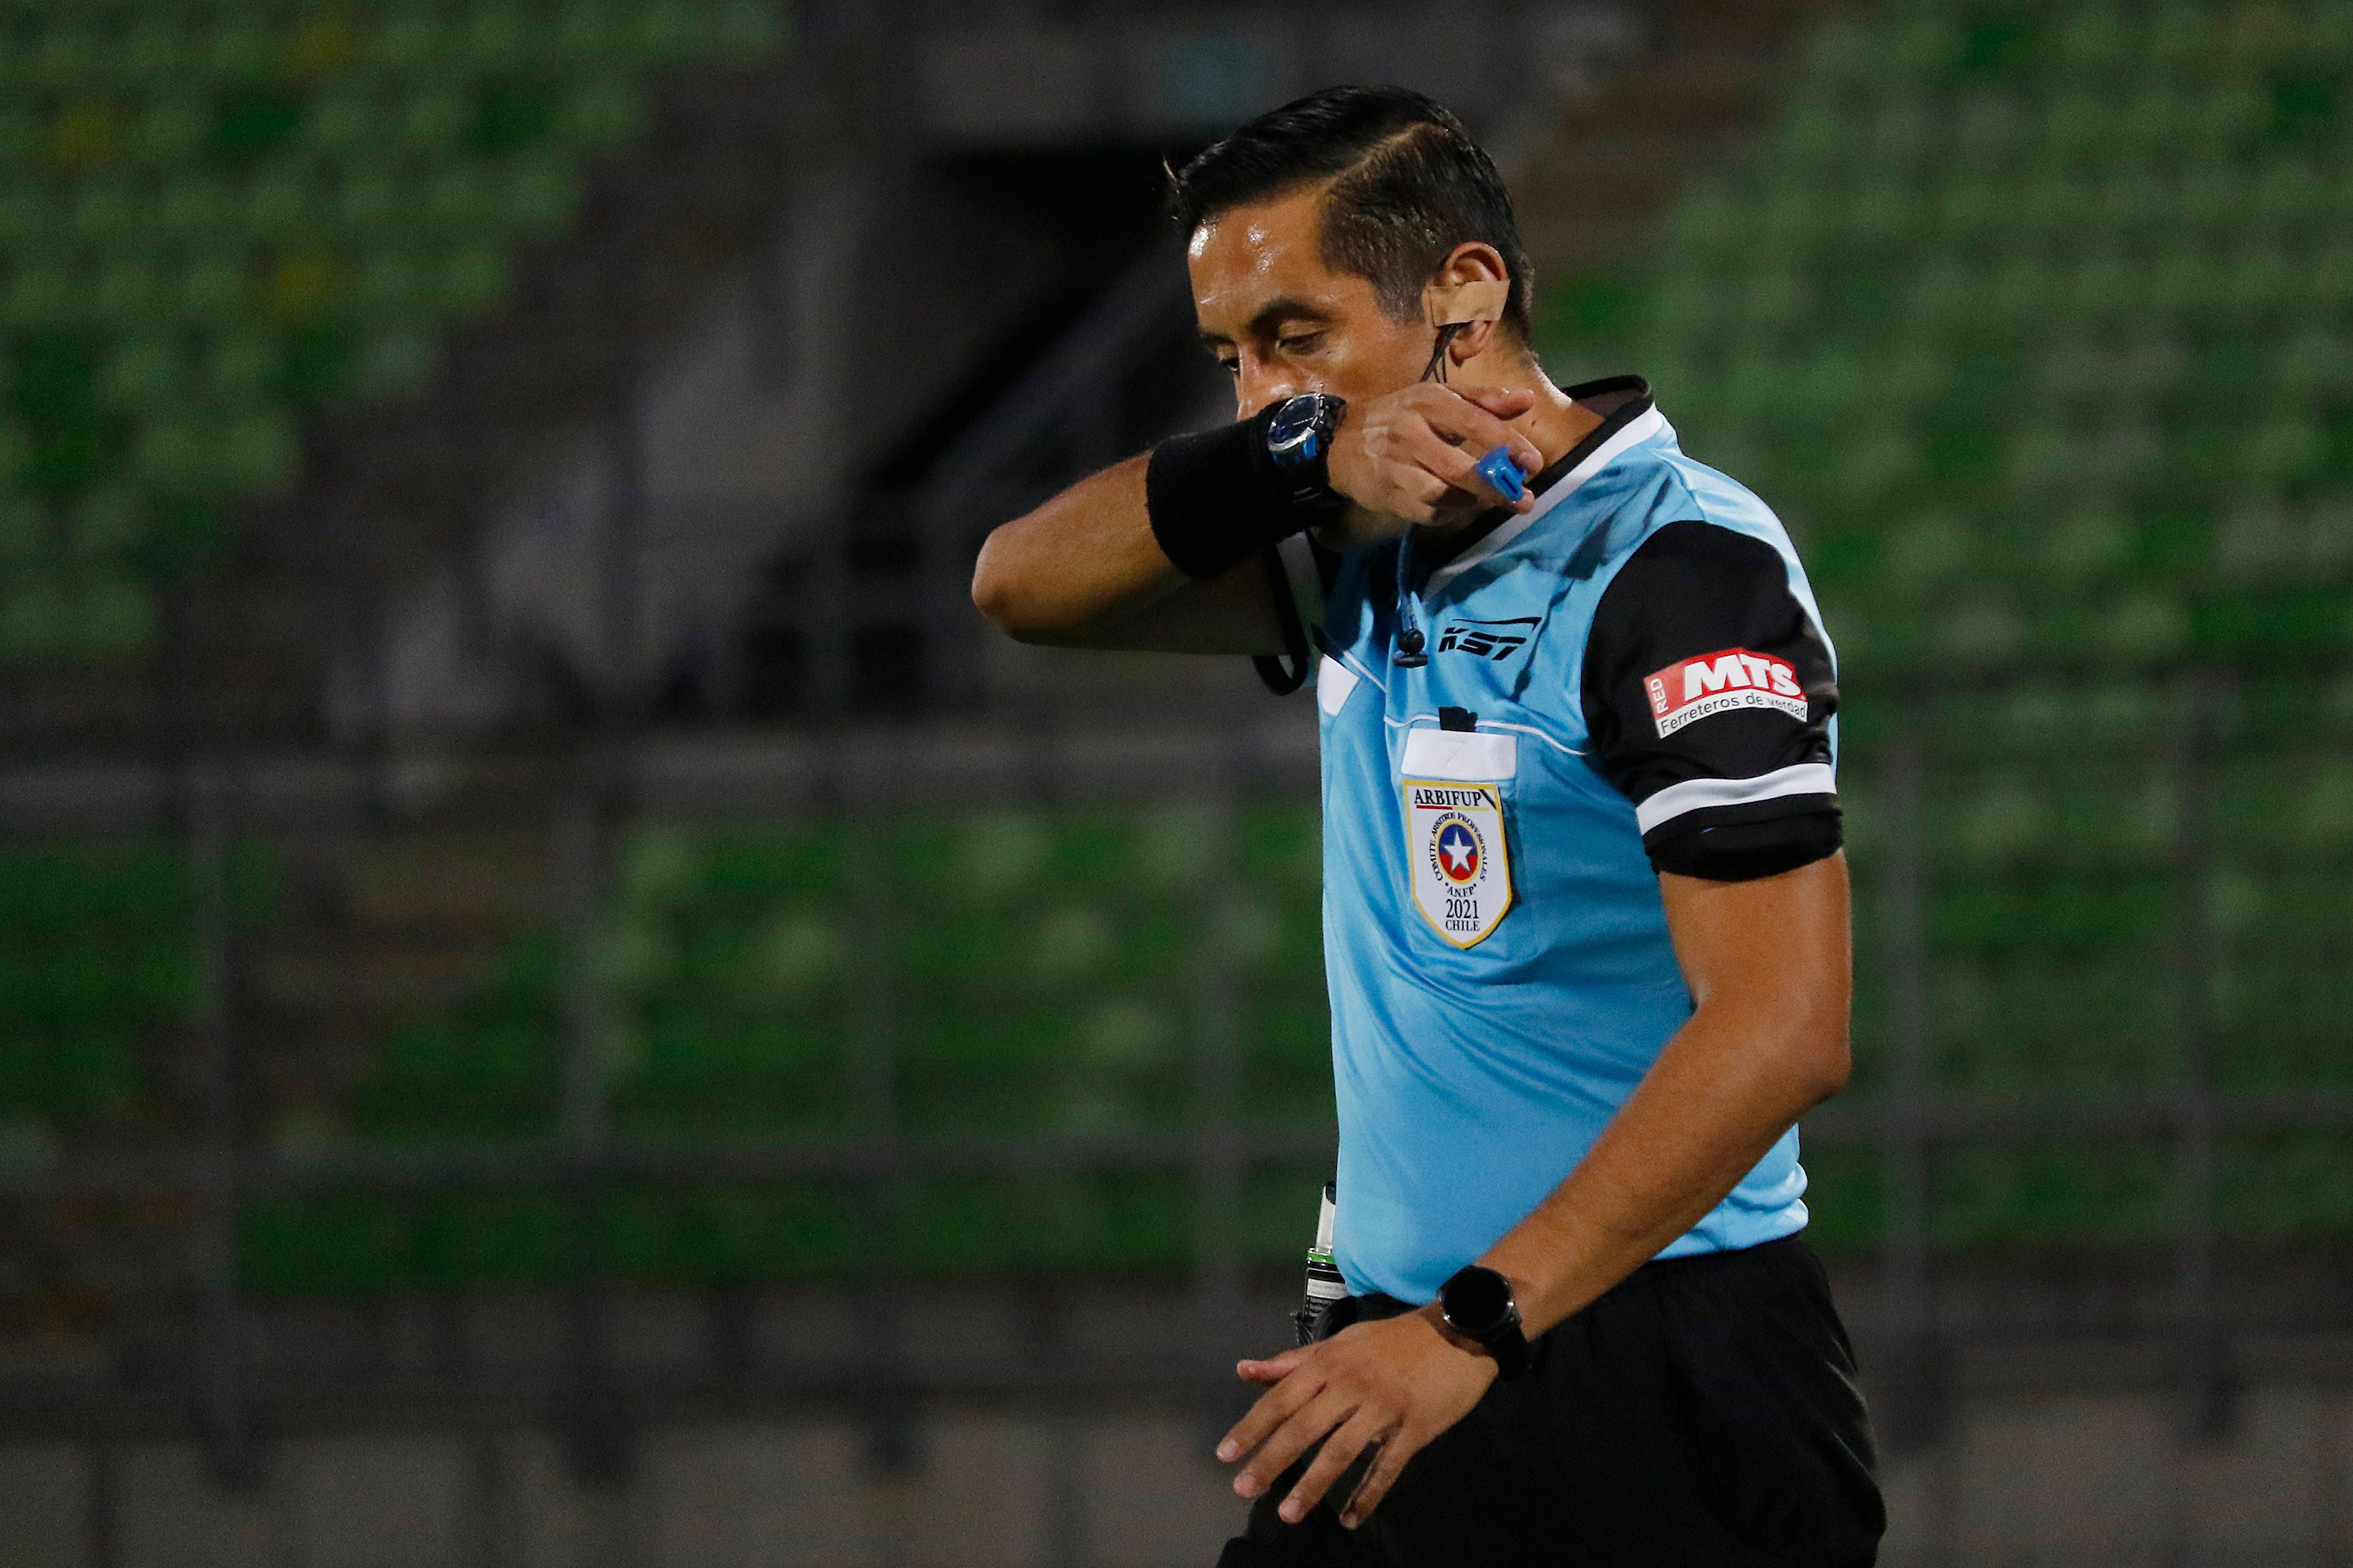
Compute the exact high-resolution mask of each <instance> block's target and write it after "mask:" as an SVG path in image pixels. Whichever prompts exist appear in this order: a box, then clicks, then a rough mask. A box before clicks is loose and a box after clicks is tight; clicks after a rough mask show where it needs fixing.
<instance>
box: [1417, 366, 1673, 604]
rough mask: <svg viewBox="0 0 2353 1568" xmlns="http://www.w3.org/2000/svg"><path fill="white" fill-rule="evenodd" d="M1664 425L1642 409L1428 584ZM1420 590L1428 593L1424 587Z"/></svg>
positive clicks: (1481, 553) (1452, 573)
mask: <svg viewBox="0 0 2353 1568" xmlns="http://www.w3.org/2000/svg"><path fill="white" fill-rule="evenodd" d="M1666 427H1667V417H1666V416H1665V415H1663V414H1662V413H1660V412H1659V411H1658V409H1657V408H1655V407H1652V408H1648V409H1645V410H1643V412H1642V414H1641V416H1640V417H1638V418H1637V419H1635V420H1634V422H1633V423H1632V424H1630V425H1629V426H1626V428H1624V429H1623V430H1620V431H1619V432H1618V434H1616V435H1615V436H1612V437H1609V439H1608V440H1607V441H1604V442H1602V443H1601V445H1599V447H1595V448H1594V449H1593V454H1592V456H1590V457H1588V458H1586V459H1585V461H1583V462H1581V463H1579V464H1577V467H1575V468H1571V469H1569V470H1568V472H1567V473H1565V474H1563V475H1561V477H1560V478H1559V479H1556V480H1555V481H1554V482H1553V487H1552V489H1548V490H1546V491H1545V493H1544V495H1543V496H1542V497H1541V498H1539V499H1538V500H1537V501H1536V505H1535V510H1534V511H1524V512H1521V513H1519V514H1518V515H1517V516H1515V517H1511V518H1507V519H1505V520H1504V521H1503V522H1501V523H1499V524H1497V525H1496V528H1495V531H1493V532H1492V533H1490V534H1488V535H1487V537H1486V538H1484V539H1482V540H1481V541H1479V542H1477V543H1476V544H1473V545H1472V546H1471V548H1470V549H1468V550H1466V551H1464V552H1462V553H1461V554H1460V555H1458V556H1456V557H1455V558H1454V559H1453V560H1451V561H1450V562H1448V563H1446V564H1445V565H1443V566H1440V568H1438V570H1436V571H1435V572H1432V573H1431V574H1430V584H1429V586H1430V588H1435V587H1438V586H1439V585H1440V584H1443V583H1448V582H1451V581H1452V580H1453V579H1454V578H1455V577H1456V576H1458V575H1459V574H1461V573H1464V572H1468V571H1469V570H1470V569H1471V568H1472V567H1473V566H1476V565H1478V564H1479V563H1481V562H1482V561H1484V560H1486V559H1487V558H1488V557H1489V556H1491V555H1493V554H1494V553H1495V552H1497V551H1499V550H1501V549H1503V548H1504V546H1505V545H1506V544H1509V543H1510V542H1512V541H1514V539H1517V538H1518V537H1519V536H1520V535H1521V534H1523V533H1525V532H1526V531H1528V529H1529V526H1530V525H1531V524H1533V523H1534V522H1535V521H1536V519H1538V518H1540V517H1542V516H1544V515H1545V513H1546V512H1548V511H1550V510H1552V509H1553V508H1555V507H1556V506H1558V505H1559V504H1560V503H1561V502H1563V501H1565V500H1567V499H1568V498H1569V497H1571V496H1573V495H1575V494H1576V493H1577V491H1578V490H1580V489H1584V488H1585V481H1586V480H1588V479H1591V478H1592V477H1593V476H1594V475H1596V474H1598V473H1599V472H1600V471H1601V470H1602V469H1604V468H1608V467H1609V465H1610V464H1612V463H1614V462H1616V461H1617V460H1618V459H1619V458H1621V457H1624V456H1625V455H1626V453H1627V451H1628V449H1630V448H1631V447H1639V446H1641V444H1642V443H1643V442H1645V441H1647V440H1649V439H1650V438H1651V437H1653V436H1656V435H1657V434H1658V433H1659V432H1660V431H1662V430H1663V429H1665V428H1666ZM1424 592H1428V589H1425V590H1424Z"/></svg>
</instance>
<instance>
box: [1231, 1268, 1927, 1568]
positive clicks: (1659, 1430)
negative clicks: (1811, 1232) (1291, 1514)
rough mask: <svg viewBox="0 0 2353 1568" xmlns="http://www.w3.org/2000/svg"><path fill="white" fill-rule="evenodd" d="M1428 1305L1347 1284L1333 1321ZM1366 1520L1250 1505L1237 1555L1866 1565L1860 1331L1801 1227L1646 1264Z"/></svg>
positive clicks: (1679, 1565)
mask: <svg viewBox="0 0 2353 1568" xmlns="http://www.w3.org/2000/svg"><path fill="white" fill-rule="evenodd" d="M1409 1310H1411V1309H1410V1308H1409V1307H1408V1306H1407V1305H1406V1304H1405V1303H1403V1302H1401V1301H1397V1300H1392V1299H1390V1298H1389V1297H1387V1296H1365V1297H1357V1298H1353V1299H1351V1300H1348V1301H1345V1302H1342V1303H1340V1305H1339V1307H1338V1309H1337V1310H1336V1311H1335V1317H1336V1318H1338V1319H1340V1321H1337V1322H1335V1323H1334V1324H1332V1325H1330V1326H1329V1327H1328V1328H1327V1332H1336V1331H1338V1330H1339V1329H1340V1328H1342V1327H1345V1324H1346V1322H1348V1321H1356V1320H1357V1319H1361V1318H1372V1317H1392V1316H1395V1315H1396V1314H1398V1313H1399V1312H1404V1311H1409ZM1532 1359H1533V1364H1532V1366H1531V1367H1530V1369H1529V1372H1528V1373H1527V1375H1526V1376H1525V1377H1524V1378H1520V1379H1514V1380H1510V1381H1504V1380H1500V1379H1499V1380H1498V1381H1497V1382H1496V1383H1495V1384H1493V1386H1491V1387H1490V1388H1489V1389H1488V1391H1487V1394H1486V1396H1485V1397H1484V1398H1482V1400H1480V1402H1479V1404H1478V1405H1477V1406H1476V1407H1475V1408H1474V1409H1472V1412H1471V1414H1470V1415H1466V1416H1464V1417H1463V1418H1462V1419H1461V1421H1459V1422H1457V1423H1456V1424H1455V1425H1454V1426H1452V1427H1451V1428H1450V1429H1448V1430H1447V1431H1446V1432H1445V1433H1443V1434H1441V1435H1440V1436H1439V1437H1438V1438H1437V1439H1436V1440H1435V1441H1433V1442H1432V1443H1430V1446H1429V1447H1426V1448H1424V1449H1422V1451H1421V1452H1420V1453H1419V1454H1417V1455H1415V1456H1414V1458H1413V1459H1412V1461H1411V1462H1410V1463H1409V1464H1408V1465H1407V1466H1406V1468H1405V1472H1404V1474H1402V1475H1401V1476H1399V1477H1398V1481H1397V1485H1396V1486H1394V1487H1393V1488H1391V1489H1390V1490H1389V1494H1388V1497H1387V1498H1386V1499H1384V1500H1383V1501H1382V1503H1381V1505H1380V1507H1379V1508H1378V1509H1377V1510H1375V1511H1374V1514H1373V1516H1372V1518H1370V1519H1368V1520H1366V1521H1365V1522H1364V1524H1363V1525H1361V1526H1359V1527H1358V1528H1357V1529H1356V1530H1353V1531H1351V1530H1343V1529H1342V1528H1341V1527H1340V1523H1339V1520H1338V1518H1337V1517H1336V1514H1335V1507H1336V1504H1337V1503H1338V1501H1339V1500H1342V1499H1344V1498H1345V1497H1346V1495H1347V1489H1348V1488H1350V1487H1352V1486H1353V1485H1354V1484H1355V1482H1356V1476H1357V1475H1358V1474H1361V1473H1362V1470H1363V1468H1364V1466H1363V1463H1362V1462H1361V1461H1360V1462H1359V1464H1358V1465H1357V1466H1356V1467H1355V1468H1354V1469H1353V1470H1352V1473H1350V1474H1349V1475H1345V1476H1343V1477H1342V1478H1341V1479H1340V1484H1339V1485H1338V1486H1335V1487H1334V1488H1333V1489H1332V1492H1331V1495H1330V1497H1329V1498H1328V1499H1327V1500H1325V1501H1324V1503H1322V1504H1319V1505H1318V1506H1317V1507H1316V1508H1315V1510H1314V1511H1313V1512H1311V1513H1310V1514H1309V1515H1308V1516H1307V1517H1306V1518H1305V1519H1303V1520H1302V1521H1300V1522H1299V1523H1297V1524H1295V1525H1292V1524H1285V1523H1283V1522H1282V1521H1281V1520H1280V1519H1279V1518H1277V1517H1276V1515H1275V1511H1274V1510H1275V1507H1276V1505H1277V1504H1278V1503H1280V1502H1281V1501H1282V1499H1283V1497H1284V1496H1285V1495H1286V1494H1287V1493H1288V1492H1289V1491H1290V1489H1291V1487H1292V1486H1293V1483H1294V1482H1296V1481H1297V1480H1298V1479H1299V1475H1300V1472H1301V1471H1302V1470H1303V1469H1304V1468H1305V1466H1306V1463H1307V1461H1306V1459H1304V1458H1303V1459H1302V1460H1301V1461H1300V1462H1299V1464H1298V1465H1297V1466H1294V1467H1293V1469H1292V1470H1291V1472H1290V1473H1289V1474H1287V1475H1285V1476H1284V1477H1283V1478H1282V1481H1281V1482H1280V1483H1278V1484H1277V1485H1276V1486H1274V1487H1273V1488H1271V1489H1269V1490H1268V1491H1267V1492H1266V1493H1265V1494H1264V1495H1262V1496H1261V1498H1260V1499H1259V1500H1258V1501H1257V1503H1256V1504H1255V1505H1254V1506H1253V1507H1252V1508H1251V1510H1250V1524H1249V1527H1248V1530H1247V1531H1246V1532H1245V1533H1244V1534H1243V1535H1241V1536H1240V1537H1237V1538H1236V1539H1235V1540H1233V1541H1232V1542H1229V1543H1228V1544H1227V1547H1226V1551H1225V1554H1224V1556H1223V1557H1221V1558H1220V1559H1219V1568H1373V1565H1375V1564H1378V1565H1380V1568H1488V1565H1490V1564H1507V1563H1508V1564H1519V1563H1557V1564H1561V1565H1563V1568H1766V1565H1767V1564H1770V1565H1772V1568H1862V1565H1864V1564H1868V1563H1872V1562H1873V1561H1874V1560H1875V1559H1876V1558H1877V1556H1878V1552H1879V1537H1880V1532H1881V1531H1882V1530H1883V1528H1884V1527H1885V1525H1886V1519H1887V1516H1886V1510H1885V1509H1884V1508H1883V1506H1882V1504H1881V1501H1880V1497H1879V1485H1878V1482H1877V1480H1876V1479H1875V1477H1874V1469H1875V1459H1874V1456H1873V1449H1872V1441H1871V1421H1870V1417H1869V1415H1867V1414H1866V1413H1865V1411H1864V1409H1863V1404H1862V1394H1861V1392H1860V1391H1859V1390H1858V1389H1857V1388H1856V1387H1855V1379H1854V1352H1853V1349H1852V1346H1851V1345H1850V1344H1849V1343H1848V1342H1847V1337H1846V1330H1845V1328H1844V1327H1843V1326H1842V1325H1841V1323H1840V1322H1839V1317H1838V1311H1837V1309H1836V1308H1834V1307H1833V1306H1832V1305H1831V1293H1830V1281H1829V1279H1827V1278H1826V1277H1825V1276H1824V1275H1823V1273H1822V1266H1821V1261H1820V1259H1819V1258H1816V1257H1815V1256H1814V1252H1813V1249H1812V1248H1811V1247H1808V1246H1807V1245H1806V1244H1805V1243H1804V1242H1803V1241H1801V1240H1799V1238H1798V1237H1787V1238H1785V1239H1783V1240H1780V1241H1771V1242H1767V1243H1766V1244H1765V1245H1763V1246H1761V1247H1748V1248H1746V1249H1744V1250H1742V1251H1738V1252H1718V1253H1709V1254H1704V1255H1702V1256H1700V1257H1696V1258H1670V1259H1666V1260H1663V1261H1660V1262H1653V1263H1649V1264H1646V1265H1644V1266H1643V1267H1642V1268H1638V1269H1636V1270H1635V1271H1634V1272H1633V1273H1632V1274H1631V1275H1630V1276H1628V1277H1627V1279H1625V1280H1623V1281H1622V1282H1620V1284H1619V1285H1618V1286H1617V1287H1616V1288H1615V1289H1611V1290H1609V1292H1608V1293H1607V1294H1605V1295H1603V1296H1602V1297H1601V1298H1600V1299H1599V1300H1597V1301H1595V1302H1593V1303H1592V1304H1591V1305H1590V1306H1588V1307H1587V1308H1586V1309H1585V1310H1583V1311H1581V1312H1578V1313H1577V1314H1576V1315H1575V1316H1574V1317H1571V1318H1569V1319H1567V1321H1563V1322H1561V1323H1559V1324H1556V1326H1554V1327H1553V1328H1552V1329H1551V1330H1549V1331H1546V1333H1544V1334H1542V1335H1539V1336H1538V1337H1537V1338H1536V1340H1535V1342H1534V1345H1533V1357H1532Z"/></svg>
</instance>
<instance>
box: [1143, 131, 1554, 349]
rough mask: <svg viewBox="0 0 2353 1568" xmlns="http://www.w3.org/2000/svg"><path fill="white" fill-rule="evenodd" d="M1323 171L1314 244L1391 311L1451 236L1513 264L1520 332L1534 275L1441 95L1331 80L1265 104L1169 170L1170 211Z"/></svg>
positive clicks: (1432, 266)
mask: <svg viewBox="0 0 2353 1568" xmlns="http://www.w3.org/2000/svg"><path fill="white" fill-rule="evenodd" d="M1324 180H1329V181H1331V182H1332V185H1331V189H1330V191H1329V192H1327V193H1326V195H1325V196H1324V214H1323V217H1324V223H1323V232H1322V234H1321V235H1320V236H1319V237H1318V238H1317V242H1316V249H1317V250H1318V252H1319V253H1320V254H1321V255H1322V256H1323V258H1324V265H1325V266H1327V267H1329V268H1332V269H1333V270H1334V271H1335V272H1346V273H1350V274H1352V275H1354V276H1356V277H1358V278H1362V279H1366V281H1367V282H1369V283H1371V284H1372V286H1373V293H1374V297H1375V298H1377V299H1378V300H1380V302H1381V308H1382V309H1383V310H1387V311H1388V313H1389V315H1390V316H1391V317H1392V318H1394V319H1396V320H1398V321H1405V320H1408V319H1409V318H1412V317H1415V316H1419V314H1420V313H1421V291H1422V289H1423V288H1424V287H1426V286H1427V285H1428V284H1429V282H1430V279H1432V278H1434V277H1436V276H1437V274H1438V269H1439V268H1440V267H1442V266H1444V265H1445V262H1446V258H1447V257H1448V256H1450V255H1451V254H1452V253H1453V250H1454V247H1456V246H1459V245H1465V244H1468V243H1470V242H1472V241H1473V240H1479V241H1483V242H1485V243H1486V244H1488V245H1492V246H1493V247H1495V249H1496V251H1497V252H1498V253H1500V254H1501V255H1502V257H1503V258H1504V268H1505V269H1506V270H1507V271H1508V272H1509V273H1510V274H1511V283H1512V288H1511V293H1510V296H1509V298H1508V299H1507V300H1506V301H1505V303H1504V324H1505V325H1507V326H1509V327H1510V328H1511V329H1512V330H1513V331H1514V332H1515V333H1516V334H1517V335H1518V337H1519V339H1520V341H1521V342H1527V341H1528V295H1529V291H1530V286H1531V284H1532V283H1533V282H1534V279H1533V276H1532V274H1531V272H1530V270H1529V268H1528V258H1527V252H1526V250H1525V247H1523V246H1522V245H1521V243H1520V224H1519V219H1518V218H1516V217H1515V216H1513V213H1512V198H1511V196H1510V195H1509V194H1508V193H1506V192H1505V191H1504V178H1503V176H1502V175H1501V174H1497V173H1496V172H1495V163H1494V160H1493V159H1492V158H1490V157H1488V156H1487V154H1486V153H1485V152H1484V151H1483V150H1482V148H1481V147H1480V145H1479V143H1477V142H1473V141H1472V139H1471V132H1468V131H1466V130H1465V129H1463V126H1462V121H1460V120H1457V119H1456V118H1455V117H1454V116H1453V114H1452V113H1451V112H1450V111H1449V110H1447V109H1446V108H1445V106H1444V105H1442V104H1440V103H1439V102H1438V101H1437V100H1434V99H1430V98H1428V97H1425V96H1424V95H1423V94H1421V93H1419V92H1415V91H1412V90H1411V89H1408V88H1402V87H1331V88H1325V89H1324V90H1323V91H1321V92H1316V93H1310V94H1309V95H1308V96H1307V97H1305V98H1303V99H1300V100H1297V101H1295V102H1293V103H1286V104H1284V105H1283V106H1282V108H1281V109H1276V110H1269V111H1267V112H1266V113H1264V114H1261V115H1260V116H1259V117H1258V118H1257V119H1256V120H1253V121H1250V123H1249V124H1247V125H1244V126H1242V127H1241V128H1240V129H1239V130H1237V131H1235V132H1233V134H1231V135H1229V136H1228V137H1226V138H1225V139H1224V140H1223V141H1220V142H1216V143H1215V144H1213V145H1212V146H1210V147H1209V148H1208V149H1207V150H1206V151H1204V152H1202V153H1200V154H1199V155H1198V156H1197V157H1196V158H1194V159H1193V161H1192V162H1191V163H1187V164H1186V165H1185V166H1184V168H1182V169H1180V170H1177V171H1176V172H1174V173H1172V174H1170V176H1169V185H1168V211H1169V216H1171V217H1173V218H1174V219H1175V220H1176V223H1177V225H1178V226H1180V227H1181V228H1183V229H1184V231H1185V232H1186V233H1187V234H1190V233H1192V232H1193V231H1194V230H1195V229H1197V228H1198V227H1200V226H1201V225H1203V224H1204V223H1207V222H1208V221H1209V220H1210V219H1211V218H1214V217H1216V216H1219V214H1221V213H1225V212H1228V211H1230V210H1231V209H1233V208H1235V207H1238V206H1246V205H1250V203H1253V202H1261V201H1264V200H1266V199H1267V198H1269V197H1271V196H1276V195H1282V194H1283V193H1285V192H1288V191H1292V190H1295V189H1297V188H1298V187H1300V186H1302V185H1306V184H1314V183H1316V182H1318V181H1324Z"/></svg>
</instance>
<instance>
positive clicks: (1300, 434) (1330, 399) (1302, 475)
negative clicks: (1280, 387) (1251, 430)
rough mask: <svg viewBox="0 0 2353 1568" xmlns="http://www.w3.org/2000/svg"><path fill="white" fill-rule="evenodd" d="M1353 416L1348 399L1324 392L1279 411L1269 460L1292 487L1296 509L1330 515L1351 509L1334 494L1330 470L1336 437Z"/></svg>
mask: <svg viewBox="0 0 2353 1568" xmlns="http://www.w3.org/2000/svg"><path fill="white" fill-rule="evenodd" d="M1347 413H1348V400H1347V399H1346V398H1345V397H1334V396H1332V395H1330V394H1328V393H1322V392H1308V393H1302V394H1301V395H1299V396H1297V397H1290V398H1285V399H1284V400H1283V401H1282V402H1281V403H1279V404H1277V405H1275V407H1274V416H1273V417H1272V418H1271V419H1269V420H1268V421H1267V426H1266V456H1267V460H1268V461H1269V462H1271V463H1272V464H1273V465H1274V471H1275V472H1276V473H1277V474H1278V475H1280V476H1281V477H1282V480H1283V482H1284V483H1285V484H1286V485H1288V486H1289V487H1290V491H1291V504H1292V505H1293V506H1296V507H1305V508H1308V509H1310V510H1332V509H1335V508H1337V507H1342V506H1345V505H1346V504H1347V498H1346V497H1345V496H1343V495H1341V494H1339V493H1338V492H1337V491H1335V490H1334V489H1333V488H1332V479H1331V471H1330V469H1329V468H1328V467H1327V465H1328V464H1329V463H1330V461H1331V458H1332V437H1334V436H1335V435H1336V434H1337V433H1338V432H1339V429H1340V421H1341V420H1342V419H1344V418H1345V417H1346V416H1347Z"/></svg>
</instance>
